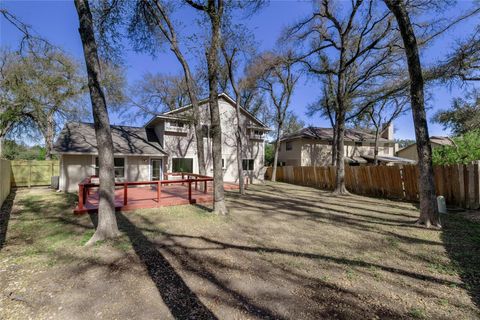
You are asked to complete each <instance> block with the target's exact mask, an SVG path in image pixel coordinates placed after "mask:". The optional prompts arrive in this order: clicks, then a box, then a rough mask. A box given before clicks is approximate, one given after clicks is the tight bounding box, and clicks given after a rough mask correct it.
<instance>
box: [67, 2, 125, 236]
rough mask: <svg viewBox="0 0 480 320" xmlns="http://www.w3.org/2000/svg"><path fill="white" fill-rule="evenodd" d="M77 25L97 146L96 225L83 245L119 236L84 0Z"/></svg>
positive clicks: (108, 139) (104, 116)
mask: <svg viewBox="0 0 480 320" xmlns="http://www.w3.org/2000/svg"><path fill="white" fill-rule="evenodd" d="M74 1H75V7H76V8H77V13H78V19H79V21H80V27H79V32H80V38H81V39H82V44H83V52H84V56H85V64H86V66H87V74H88V88H89V90H90V99H91V102H92V113H93V122H94V126H95V135H96V138H97V146H98V160H99V168H100V174H99V178H100V190H99V194H100V200H99V205H98V225H97V229H96V230H95V233H94V235H93V236H92V238H91V239H90V240H89V241H88V242H87V245H91V244H94V243H95V242H97V241H99V240H104V239H107V238H113V237H116V236H118V235H119V231H118V226H117V219H116V217H115V174H114V168H113V167H114V164H113V142H112V134H111V132H110V121H109V119H108V111H107V105H106V102H105V95H104V93H103V91H102V87H101V85H100V81H99V70H100V66H99V60H98V53H97V43H96V41H95V36H94V32H93V22H92V14H91V12H90V7H89V5H88V0H74Z"/></svg>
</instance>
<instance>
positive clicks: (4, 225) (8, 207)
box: [0, 189, 17, 251]
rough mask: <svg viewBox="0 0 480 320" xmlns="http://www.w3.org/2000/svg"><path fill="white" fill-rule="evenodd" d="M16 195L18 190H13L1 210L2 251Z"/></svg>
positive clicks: (0, 238) (0, 241) (0, 248)
mask: <svg viewBox="0 0 480 320" xmlns="http://www.w3.org/2000/svg"><path fill="white" fill-rule="evenodd" d="M16 194H17V190H16V189H12V190H11V191H10V194H9V195H8V196H7V198H6V199H5V201H4V202H3V204H2V207H1V208H0V251H1V250H2V248H3V246H4V244H5V240H6V239H7V230H8V222H9V221H10V215H11V214H12V209H13V202H14V200H15V196H16Z"/></svg>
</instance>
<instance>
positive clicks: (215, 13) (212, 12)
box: [207, 0, 227, 214]
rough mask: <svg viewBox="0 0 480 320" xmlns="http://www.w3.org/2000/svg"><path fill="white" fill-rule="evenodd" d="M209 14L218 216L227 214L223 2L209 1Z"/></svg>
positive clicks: (214, 181) (209, 73)
mask: <svg viewBox="0 0 480 320" xmlns="http://www.w3.org/2000/svg"><path fill="white" fill-rule="evenodd" d="M208 14H209V16H210V21H211V24H212V30H211V32H212V34H211V43H210V48H209V49H208V52H207V66H208V87H209V99H208V101H209V106H210V121H211V128H212V144H213V146H212V154H213V191H214V194H213V197H214V201H213V210H214V212H215V213H217V214H227V206H226V204H225V191H224V189H223V168H222V127H221V123H220V109H219V105H218V71H219V70H218V69H219V57H218V50H219V48H220V26H221V19H222V15H223V1H222V0H219V1H218V8H215V2H213V1H209V4H208Z"/></svg>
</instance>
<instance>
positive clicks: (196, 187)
mask: <svg viewBox="0 0 480 320" xmlns="http://www.w3.org/2000/svg"><path fill="white" fill-rule="evenodd" d="M197 180H198V178H197V177H195V190H198V186H197Z"/></svg>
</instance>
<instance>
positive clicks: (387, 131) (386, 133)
mask: <svg viewBox="0 0 480 320" xmlns="http://www.w3.org/2000/svg"><path fill="white" fill-rule="evenodd" d="M380 137H382V138H384V139H387V140H393V139H394V138H393V123H390V124H389V125H388V126H384V127H383V130H382V132H381V133H380Z"/></svg>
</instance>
